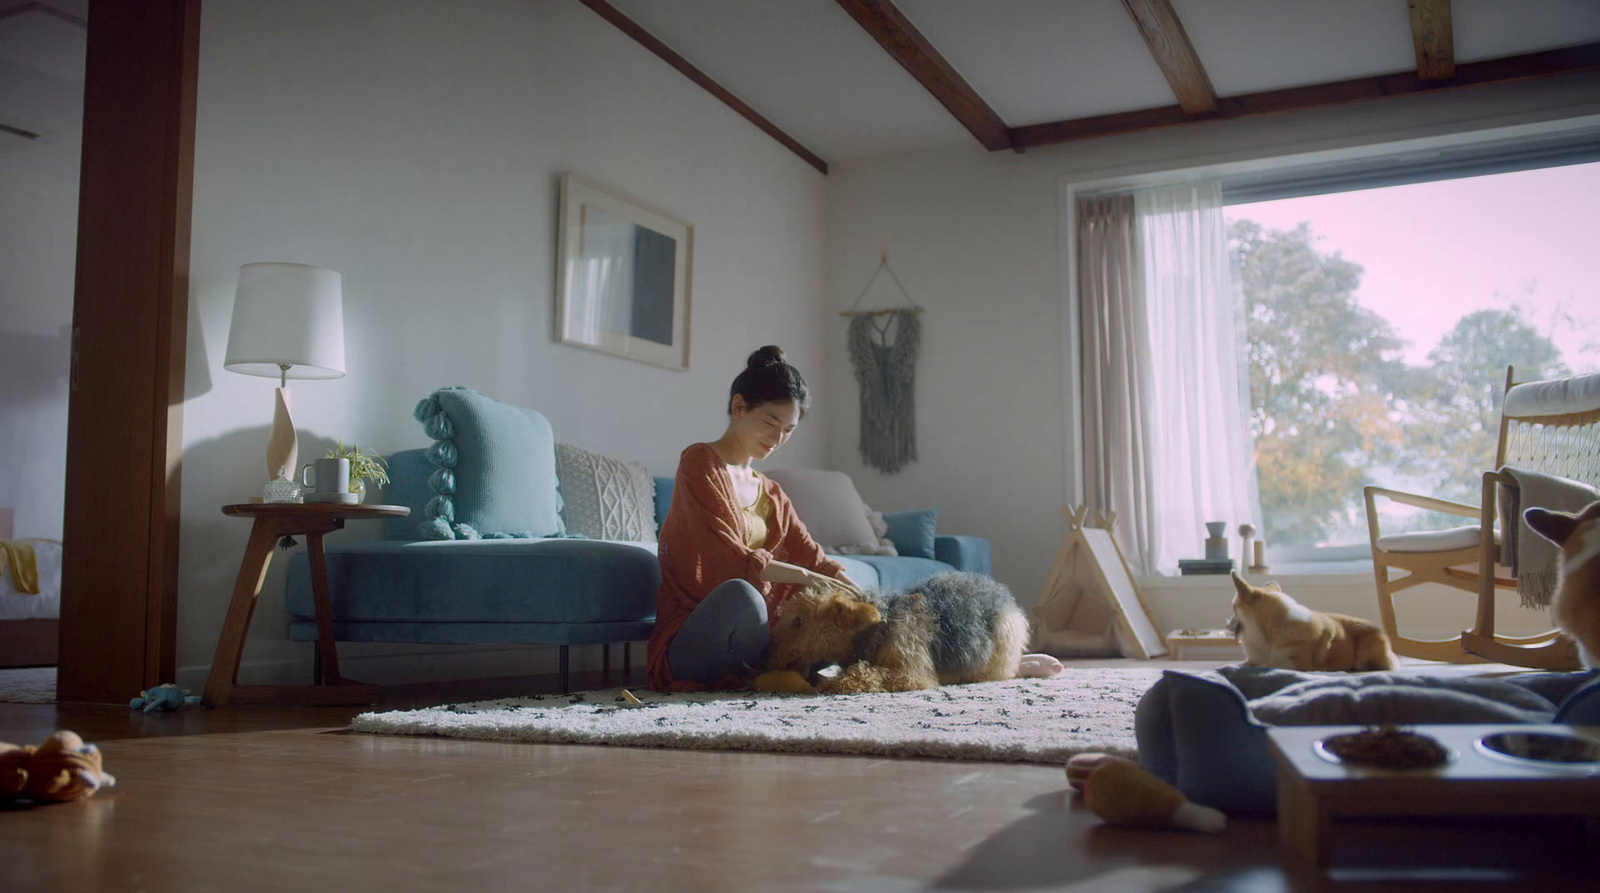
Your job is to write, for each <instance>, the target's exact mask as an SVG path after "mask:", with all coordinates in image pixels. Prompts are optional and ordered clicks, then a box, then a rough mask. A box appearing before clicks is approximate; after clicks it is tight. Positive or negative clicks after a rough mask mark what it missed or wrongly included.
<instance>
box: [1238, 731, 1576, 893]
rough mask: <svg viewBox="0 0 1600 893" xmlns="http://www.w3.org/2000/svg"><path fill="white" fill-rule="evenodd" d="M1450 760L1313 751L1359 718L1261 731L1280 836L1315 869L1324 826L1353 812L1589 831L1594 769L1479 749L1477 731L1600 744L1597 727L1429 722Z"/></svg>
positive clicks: (1324, 845)
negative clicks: (1272, 761)
mask: <svg viewBox="0 0 1600 893" xmlns="http://www.w3.org/2000/svg"><path fill="white" fill-rule="evenodd" d="M1409 728H1410V729H1413V730H1415V731H1417V732H1420V733H1421V734H1425V735H1428V736H1429V737H1432V738H1434V739H1436V740H1437V741H1438V742H1439V743H1440V744H1441V745H1443V746H1444V747H1445V748H1446V749H1447V750H1449V751H1451V752H1452V754H1453V758H1452V759H1451V761H1450V762H1448V763H1446V764H1445V765H1444V766H1441V767H1439V768H1437V769H1413V770H1408V771H1394V770H1384V769H1368V768H1360V767H1348V766H1345V765H1343V764H1340V763H1335V762H1332V761H1330V760H1328V759H1326V758H1324V757H1322V756H1321V755H1319V754H1318V753H1317V751H1316V748H1315V745H1316V742H1318V741H1320V740H1322V739H1324V738H1328V737H1331V736H1333V735H1338V734H1343V733H1346V732H1359V731H1361V730H1362V727H1360V726H1275V727H1271V728H1269V729H1267V738H1268V740H1269V741H1270V742H1271V743H1272V751H1273V755H1274V756H1276V757H1277V759H1278V837H1279V839H1280V840H1282V841H1283V843H1284V844H1285V845H1287V846H1288V847H1290V848H1291V849H1293V850H1294V851H1295V852H1297V853H1299V854H1301V855H1302V856H1304V857H1305V858H1307V859H1309V860H1310V861H1311V862H1312V864H1314V865H1317V866H1318V867H1321V866H1325V865H1327V864H1328V832H1329V830H1330V827H1331V826H1332V824H1333V820H1334V819H1337V818H1346V817H1356V816H1368V817H1373V816H1485V815H1506V816H1513V815H1543V816H1561V815H1571V816H1585V817H1587V818H1588V820H1589V827H1590V829H1591V833H1593V831H1594V829H1595V828H1596V827H1597V826H1596V817H1597V816H1600V776H1597V775H1591V774H1587V773H1585V772H1584V771H1582V770H1581V767H1579V768H1578V771H1574V770H1573V769H1572V768H1567V769H1562V768H1559V767H1557V768H1546V767H1545V766H1544V765H1541V764H1538V763H1534V762H1532V761H1520V760H1508V759H1505V758H1503V757H1502V758H1496V757H1493V756H1488V755H1486V754H1484V753H1483V752H1482V751H1481V750H1480V749H1479V748H1478V746H1477V741H1478V739H1480V738H1482V737H1483V736H1485V735H1488V734H1492V733H1495V732H1512V731H1514V732H1549V733H1553V734H1563V735H1577V736H1579V737H1583V738H1589V739H1591V740H1594V741H1597V742H1600V727H1592V726H1562V725H1502V724H1497V725H1425V726H1412V727H1409Z"/></svg>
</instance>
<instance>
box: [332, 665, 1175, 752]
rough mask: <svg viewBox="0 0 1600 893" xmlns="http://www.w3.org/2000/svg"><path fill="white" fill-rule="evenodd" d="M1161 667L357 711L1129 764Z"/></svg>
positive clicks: (606, 734) (694, 744) (560, 734)
mask: <svg viewBox="0 0 1600 893" xmlns="http://www.w3.org/2000/svg"><path fill="white" fill-rule="evenodd" d="M1159 678H1161V672H1160V671H1159V670H1151V669H1135V668H1084V669H1074V668H1072V667H1070V666H1069V667H1068V668H1067V669H1066V670H1064V671H1062V672H1061V673H1060V674H1059V675H1057V676H1055V677H1052V678H1049V679H1013V680H1010V681H1007V682H986V683H978V684H975V685H952V686H948V687H946V688H940V689H936V690H934V691H916V692H901V693H895V694H866V695H834V696H795V695H767V694H756V693H738V692H736V693H728V692H712V693H695V694H659V693H657V692H653V691H649V690H643V691H634V690H631V689H630V691H632V693H633V694H634V695H635V696H637V697H638V698H639V700H640V701H642V702H643V703H642V704H634V703H632V702H630V701H629V700H628V699H627V698H626V697H625V696H624V695H623V694H622V690H621V689H611V690H608V691H597V692H579V693H574V694H571V695H537V696H533V697H527V698H506V699H502V700H498V701H479V702H476V703H469V704H446V705H444V706H442V707H429V708H425V709H422V710H400V711H392V712H387V713H363V714H361V715H360V716H358V717H356V718H355V721H354V722H353V723H352V724H351V727H352V728H353V729H355V730H356V731H358V732H373V733H378V734H385V735H439V736H444V737H449V738H479V739H487V740H495V741H537V742H545V743H561V744H613V745H624V746H632V747H667V748H687V749H702V750H754V751H781V752H789V753H839V754H869V755H877V756H897V757H938V758H945V759H970V760H996V761H1008V762H1027V763H1046V764H1060V763H1065V762H1066V761H1067V759H1068V758H1070V757H1071V756H1073V755H1074V754H1078V753H1083V752H1086V751H1104V752H1106V753H1113V754H1118V755H1120V756H1127V757H1133V756H1135V755H1136V754H1137V745H1136V744H1135V741H1134V736H1133V711H1134V707H1135V706H1137V705H1138V703H1139V698H1140V696H1142V695H1143V694H1144V692H1145V691H1146V690H1147V689H1149V688H1150V686H1151V685H1153V684H1155V681H1156V680H1157V679H1159Z"/></svg>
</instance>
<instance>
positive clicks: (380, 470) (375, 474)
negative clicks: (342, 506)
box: [328, 440, 389, 502]
mask: <svg viewBox="0 0 1600 893" xmlns="http://www.w3.org/2000/svg"><path fill="white" fill-rule="evenodd" d="M328 458H329V459H349V460H350V492H351V493H354V494H356V501H358V502H365V501H366V499H367V482H368V481H371V482H372V483H373V484H374V485H376V486H379V487H382V486H384V485H385V484H387V483H389V472H388V465H387V463H385V462H384V461H383V457H382V456H379V455H377V454H375V453H363V452H362V451H361V447H358V446H356V445H355V444H353V443H352V444H350V446H348V447H347V446H345V445H344V441H342V440H341V441H339V445H338V446H337V447H334V448H333V449H331V450H328Z"/></svg>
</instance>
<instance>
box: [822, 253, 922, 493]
mask: <svg viewBox="0 0 1600 893" xmlns="http://www.w3.org/2000/svg"><path fill="white" fill-rule="evenodd" d="M885 270H887V271H888V272H889V278H890V279H892V280H894V284H895V287H896V288H898V289H900V294H901V295H903V296H904V297H905V299H906V305H907V306H904V307H893V308H890V309H887V310H857V309H856V308H857V307H860V306H861V299H862V298H864V297H866V296H867V292H868V291H870V290H871V289H872V283H873V282H875V281H877V279H878V275H879V274H881V273H883V272H884V271H885ZM921 313H922V308H921V307H920V306H918V305H917V302H916V301H913V300H911V295H910V294H909V293H908V292H907V291H906V287H905V286H904V285H901V284H900V277H899V276H896V275H895V274H894V269H893V268H892V267H890V266H889V252H887V251H885V252H883V254H882V255H881V259H880V260H879V261H878V269H876V270H874V271H873V273H872V278H870V279H868V280H867V285H866V287H865V288H863V289H862V290H861V294H860V295H858V296H857V297H856V302H855V303H854V304H852V305H851V307H850V309H849V310H846V311H844V312H843V313H841V314H839V315H840V316H847V317H850V333H849V335H848V336H847V337H848V346H849V350H850V364H851V365H852V366H854V367H855V370H856V382H857V383H858V384H860V385H861V445H860V446H861V460H862V461H863V462H865V463H867V465H869V466H871V467H872V468H876V469H877V470H879V471H881V472H883V473H884V474H894V473H895V472H897V471H899V470H900V469H901V468H903V467H905V464H906V463H907V462H915V461H916V459H917V431H916V401H915V400H914V399H913V397H914V389H913V385H914V384H915V380H916V363H917V346H918V344H919V343H920V342H921V340H922V322H921V320H920V319H919V316H920V314H921Z"/></svg>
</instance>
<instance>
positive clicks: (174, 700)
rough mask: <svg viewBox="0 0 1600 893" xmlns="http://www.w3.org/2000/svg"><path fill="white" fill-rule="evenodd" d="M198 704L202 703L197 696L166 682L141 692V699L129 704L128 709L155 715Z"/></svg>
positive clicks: (135, 699)
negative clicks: (158, 712)
mask: <svg viewBox="0 0 1600 893" xmlns="http://www.w3.org/2000/svg"><path fill="white" fill-rule="evenodd" d="M198 703H200V698H199V697H198V696H197V695H191V694H189V693H188V692H187V691H184V690H183V689H181V688H179V687H178V686H177V685H175V684H173V683H171V682H166V683H163V684H161V685H158V686H156V687H155V688H152V689H149V690H147V691H142V692H139V697H137V698H134V699H133V700H131V701H129V702H128V709H129V710H141V709H142V710H144V712H146V713H155V712H157V711H162V712H166V711H169V710H176V709H178V708H179V707H182V706H183V705H184V704H198Z"/></svg>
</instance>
